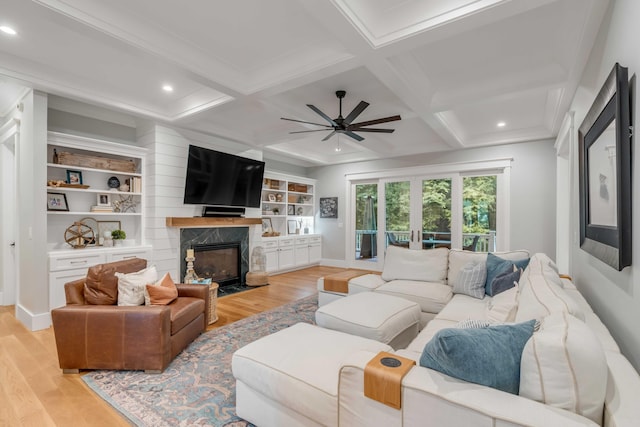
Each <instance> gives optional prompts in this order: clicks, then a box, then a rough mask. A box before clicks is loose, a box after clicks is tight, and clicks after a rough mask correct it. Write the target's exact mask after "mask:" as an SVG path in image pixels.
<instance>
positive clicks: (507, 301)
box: [486, 283, 519, 323]
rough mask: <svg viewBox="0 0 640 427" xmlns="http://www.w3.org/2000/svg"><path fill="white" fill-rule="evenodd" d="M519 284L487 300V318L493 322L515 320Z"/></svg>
mask: <svg viewBox="0 0 640 427" xmlns="http://www.w3.org/2000/svg"><path fill="white" fill-rule="evenodd" d="M518 295H519V286H518V284H517V283H515V286H514V287H513V288H511V289H507V290H506V291H504V292H500V293H499V294H498V295H495V296H494V297H493V298H491V299H490V300H488V301H487V312H486V315H487V320H489V321H491V322H499V323H501V322H513V321H514V320H515V318H516V312H517V311H518Z"/></svg>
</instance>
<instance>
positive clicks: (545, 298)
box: [516, 257, 585, 322]
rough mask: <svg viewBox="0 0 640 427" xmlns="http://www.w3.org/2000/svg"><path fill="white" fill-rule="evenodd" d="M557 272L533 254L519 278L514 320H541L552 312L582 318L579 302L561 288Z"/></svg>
mask: <svg viewBox="0 0 640 427" xmlns="http://www.w3.org/2000/svg"><path fill="white" fill-rule="evenodd" d="M558 282H560V283H561V281H560V278H559V276H558V274H557V273H556V272H555V271H554V270H553V269H552V268H551V267H550V266H549V265H547V264H545V262H544V260H543V259H540V258H537V257H532V258H531V262H530V263H529V265H528V266H527V268H526V269H525V271H524V272H523V273H522V277H521V278H520V282H519V285H520V297H519V301H518V312H517V313H516V322H522V321H525V320H529V319H541V318H543V317H544V316H548V315H549V314H552V313H558V312H567V313H570V314H572V315H574V316H575V317H577V318H578V319H580V320H583V321H584V319H585V317H584V313H583V312H582V310H581V309H580V306H579V305H578V303H577V302H576V301H575V300H574V299H573V298H571V297H570V296H569V295H568V294H567V292H566V291H565V290H564V289H562V288H561V287H560V286H559V285H558Z"/></svg>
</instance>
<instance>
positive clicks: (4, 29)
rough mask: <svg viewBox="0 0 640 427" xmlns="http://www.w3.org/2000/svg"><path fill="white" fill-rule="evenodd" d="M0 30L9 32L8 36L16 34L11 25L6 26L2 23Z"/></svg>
mask: <svg viewBox="0 0 640 427" xmlns="http://www.w3.org/2000/svg"><path fill="white" fill-rule="evenodd" d="M0 31H2V32H3V33H6V34H9V35H10V36H15V35H16V34H18V33H16V30H14V29H13V28H11V27H7V26H6V25H3V26H1V27H0Z"/></svg>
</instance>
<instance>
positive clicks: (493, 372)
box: [420, 320, 536, 394]
mask: <svg viewBox="0 0 640 427" xmlns="http://www.w3.org/2000/svg"><path fill="white" fill-rule="evenodd" d="M535 323H536V321H535V320H529V321H527V322H523V323H516V324H512V325H496V326H489V327H487V328H480V329H455V328H447V329H442V330H440V331H438V332H437V333H436V334H435V335H434V337H433V338H432V339H431V341H429V342H428V343H427V345H425V346H424V350H423V351H422V356H421V357H420V366H424V367H426V368H430V369H434V370H436V371H439V372H442V373H443V374H446V375H449V376H451V377H454V378H459V379H461V380H464V381H468V382H472V383H476V384H481V385H485V386H488V387H493V388H496V389H498V390H502V391H506V392H508V393H513V394H518V391H519V389H520V358H521V357H522V350H523V349H524V346H525V344H526V343H527V341H528V340H529V338H531V335H532V334H533V328H534V325H535Z"/></svg>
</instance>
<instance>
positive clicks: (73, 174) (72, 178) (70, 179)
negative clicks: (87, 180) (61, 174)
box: [67, 169, 82, 184]
mask: <svg viewBox="0 0 640 427" xmlns="http://www.w3.org/2000/svg"><path fill="white" fill-rule="evenodd" d="M67 184H82V172H80V171H72V170H68V169H67Z"/></svg>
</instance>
